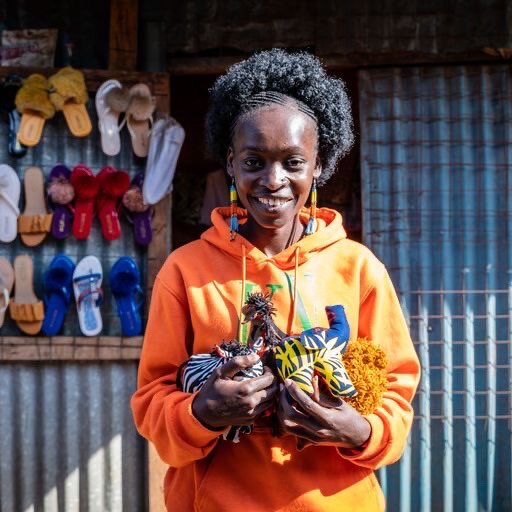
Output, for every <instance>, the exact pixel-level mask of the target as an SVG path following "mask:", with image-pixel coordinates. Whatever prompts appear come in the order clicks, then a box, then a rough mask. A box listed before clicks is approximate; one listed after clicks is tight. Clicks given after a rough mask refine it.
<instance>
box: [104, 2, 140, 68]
mask: <svg viewBox="0 0 512 512" xmlns="http://www.w3.org/2000/svg"><path fill="white" fill-rule="evenodd" d="M138 18H139V1H138V0H111V1H110V44H109V58H108V68H109V69H111V70H124V71H135V69H137V42H138V41H137V31H138Z"/></svg>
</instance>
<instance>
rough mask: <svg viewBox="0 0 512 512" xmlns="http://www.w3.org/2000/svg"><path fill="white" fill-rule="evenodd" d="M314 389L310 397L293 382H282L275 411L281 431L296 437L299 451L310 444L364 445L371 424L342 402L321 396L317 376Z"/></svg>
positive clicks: (328, 396) (342, 446)
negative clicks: (282, 385) (282, 386)
mask: <svg viewBox="0 0 512 512" xmlns="http://www.w3.org/2000/svg"><path fill="white" fill-rule="evenodd" d="M315 379H316V380H315ZM313 388H314V389H315V392H314V393H313V396H312V397H310V396H309V395H308V394H307V393H305V392H304V391H302V389H300V388H299V387H298V386H297V384H295V382H292V381H290V380H286V381H285V384H284V388H283V389H282V391H281V396H280V398H279V405H278V409H277V417H278V421H279V426H280V429H281V431H282V432H283V433H286V434H293V435H294V436H297V438H298V439H297V448H298V449H299V450H301V449H303V448H305V447H306V446H309V445H311V444H316V445H327V446H338V447H340V448H350V449H353V448H358V447H360V446H361V445H363V444H364V443H365V442H366V441H367V440H368V438H369V437H370V434H371V427H370V423H369V422H368V421H367V420H366V419H365V418H364V417H363V416H361V414H359V413H358V412H357V411H356V410H355V409H354V408H352V407H351V406H350V405H348V404H347V403H346V402H344V401H343V400H341V399H337V398H334V397H332V396H331V395H330V394H321V393H320V392H319V390H318V378H317V377H316V376H315V377H314V379H313Z"/></svg>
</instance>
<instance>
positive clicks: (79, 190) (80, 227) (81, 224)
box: [70, 165, 99, 240]
mask: <svg viewBox="0 0 512 512" xmlns="http://www.w3.org/2000/svg"><path fill="white" fill-rule="evenodd" d="M70 181H71V185H72V186H73V188H74V190H75V216H74V218H73V227H72V231H73V235H74V237H75V238H76V239H77V240H85V239H86V238H87V237H88V236H89V234H90V232H91V225H92V218H93V214H94V200H95V198H96V195H97V194H98V187H99V182H98V179H97V177H96V176H94V174H93V173H92V171H91V170H90V169H89V168H88V167H86V166H85V165H77V166H76V167H75V168H74V169H73V171H72V172H71V177H70Z"/></svg>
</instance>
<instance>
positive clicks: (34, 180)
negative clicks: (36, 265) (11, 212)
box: [18, 167, 53, 247]
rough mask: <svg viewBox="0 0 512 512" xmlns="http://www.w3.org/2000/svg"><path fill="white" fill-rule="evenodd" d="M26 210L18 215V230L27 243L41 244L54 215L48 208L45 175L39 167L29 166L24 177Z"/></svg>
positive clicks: (23, 240)
mask: <svg viewBox="0 0 512 512" xmlns="http://www.w3.org/2000/svg"><path fill="white" fill-rule="evenodd" d="M23 186H24V189H25V210H24V211H23V213H22V214H21V215H20V216H19V217H18V232H19V233H20V236H21V240H22V242H23V243H24V244H25V245H28V246H29V247H34V246H36V245H39V244H40V243H41V242H42V241H43V240H44V239H45V238H46V235H47V234H48V233H49V232H50V229H51V227H52V218H53V215H52V214H51V213H48V211H47V210H46V203H45V199H44V176H43V171H41V169H40V168H39V167H28V168H27V169H26V171H25V176H24V178H23Z"/></svg>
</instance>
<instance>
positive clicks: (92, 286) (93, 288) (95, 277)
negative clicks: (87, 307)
mask: <svg viewBox="0 0 512 512" xmlns="http://www.w3.org/2000/svg"><path fill="white" fill-rule="evenodd" d="M101 278H102V275H101V274H99V273H94V274H87V275H85V276H80V277H75V279H73V282H75V283H80V282H82V281H88V283H87V284H88V285H89V287H88V288H85V289H84V290H83V291H82V292H81V293H80V294H79V295H78V299H77V304H78V307H80V305H81V304H82V302H83V301H84V300H85V299H86V298H87V297H89V296H90V295H97V299H96V306H99V305H100V304H101V303H102V301H103V290H102V289H101V288H100V287H99V286H97V283H98V281H99V280H100V279H101Z"/></svg>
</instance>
